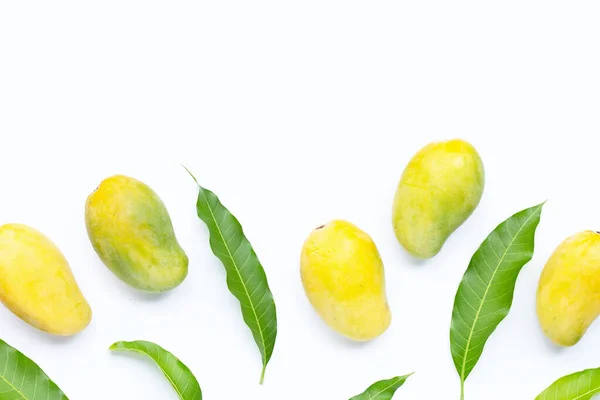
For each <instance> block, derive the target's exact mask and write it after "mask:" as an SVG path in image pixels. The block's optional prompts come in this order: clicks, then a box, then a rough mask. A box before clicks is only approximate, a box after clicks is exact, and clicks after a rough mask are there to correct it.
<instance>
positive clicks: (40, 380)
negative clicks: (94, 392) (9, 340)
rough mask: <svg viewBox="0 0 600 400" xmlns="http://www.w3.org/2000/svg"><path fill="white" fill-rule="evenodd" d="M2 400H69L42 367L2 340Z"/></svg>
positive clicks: (0, 381)
mask: <svg viewBox="0 0 600 400" xmlns="http://www.w3.org/2000/svg"><path fill="white" fill-rule="evenodd" d="M0 368H1V369H0V400H68V397H67V396H66V395H65V394H64V393H63V392H62V391H61V390H60V389H59V388H58V386H56V384H55V383H54V382H52V380H50V378H48V376H47V375H46V374H45V373H44V371H42V369H41V368H40V367H39V366H38V365H37V364H36V363H35V362H34V361H32V360H31V359H29V358H27V356H25V355H24V354H23V353H21V352H20V351H19V350H17V349H15V348H13V347H11V346H9V345H8V344H6V342H4V341H3V340H0Z"/></svg>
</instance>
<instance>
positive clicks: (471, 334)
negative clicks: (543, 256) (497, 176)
mask: <svg viewBox="0 0 600 400" xmlns="http://www.w3.org/2000/svg"><path fill="white" fill-rule="evenodd" d="M538 210H539V206H538V207H537V208H536V210H535V212H533V213H531V215H530V216H529V217H528V218H527V220H526V221H525V222H524V223H523V225H521V227H520V228H519V230H518V231H517V232H516V233H515V235H514V237H513V238H512V240H511V241H510V243H509V244H508V246H506V249H505V250H504V253H503V254H502V257H500V260H499V261H498V263H497V264H496V268H494V272H493V273H492V277H491V278H490V281H489V282H488V284H487V287H486V288H485V292H484V294H483V296H482V298H481V304H479V308H478V309H477V313H476V314H475V318H474V319H473V324H472V325H471V329H470V332H469V338H468V339H467V344H466V346H465V355H464V356H463V362H462V369H461V373H460V380H461V382H464V381H465V370H466V368H467V356H468V355H469V348H470V346H471V339H472V338H473V332H474V331H475V326H476V325H477V320H478V319H479V314H480V313H481V310H482V309H483V305H484V304H485V299H486V298H487V295H488V292H489V290H490V287H491V286H492V282H493V281H494V278H495V277H496V273H497V272H498V269H499V268H500V265H501V264H502V262H503V261H504V258H505V257H506V254H508V249H509V248H510V247H511V246H512V245H513V243H514V242H515V239H516V238H517V236H519V234H520V233H521V231H522V230H523V228H524V227H525V226H526V225H527V224H528V223H529V220H531V218H532V217H533V216H534V215H535V214H536V213H537V211H538Z"/></svg>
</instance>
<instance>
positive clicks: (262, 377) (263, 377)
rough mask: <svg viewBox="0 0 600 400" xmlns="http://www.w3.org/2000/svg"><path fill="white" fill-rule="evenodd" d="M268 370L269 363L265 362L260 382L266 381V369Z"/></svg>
mask: <svg viewBox="0 0 600 400" xmlns="http://www.w3.org/2000/svg"><path fill="white" fill-rule="evenodd" d="M266 370H267V364H263V368H262V372H261V373H260V382H259V383H260V384H261V385H262V384H263V383H264V381H265V371H266Z"/></svg>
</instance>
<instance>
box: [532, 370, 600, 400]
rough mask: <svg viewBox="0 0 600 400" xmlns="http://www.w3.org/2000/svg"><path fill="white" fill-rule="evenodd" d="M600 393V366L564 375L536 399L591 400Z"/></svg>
mask: <svg viewBox="0 0 600 400" xmlns="http://www.w3.org/2000/svg"><path fill="white" fill-rule="evenodd" d="M597 394H600V368H595V369H586V370H584V371H579V372H576V373H574V374H571V375H567V376H563V377H562V378H560V379H558V380H557V381H556V382H554V383H553V384H552V385H550V387H548V389H546V390H544V391H543V392H542V393H540V394H539V396H538V397H536V398H535V400H591V399H592V398H593V397H594V396H595V395H597Z"/></svg>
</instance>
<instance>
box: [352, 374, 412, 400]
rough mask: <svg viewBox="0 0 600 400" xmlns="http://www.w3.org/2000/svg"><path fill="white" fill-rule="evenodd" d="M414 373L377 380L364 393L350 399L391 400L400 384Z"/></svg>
mask: <svg viewBox="0 0 600 400" xmlns="http://www.w3.org/2000/svg"><path fill="white" fill-rule="evenodd" d="M411 375H412V374H408V375H404V376H397V377H395V378H392V379H386V380H383V381H379V382H375V383H374V384H372V385H371V386H369V388H368V389H367V390H365V392H364V393H362V394H359V395H357V396H354V397H353V398H351V399H350V400H390V399H391V398H392V397H394V393H396V390H398V388H399V387H400V386H402V385H403V384H404V382H406V380H407V379H408V377H409V376H411Z"/></svg>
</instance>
